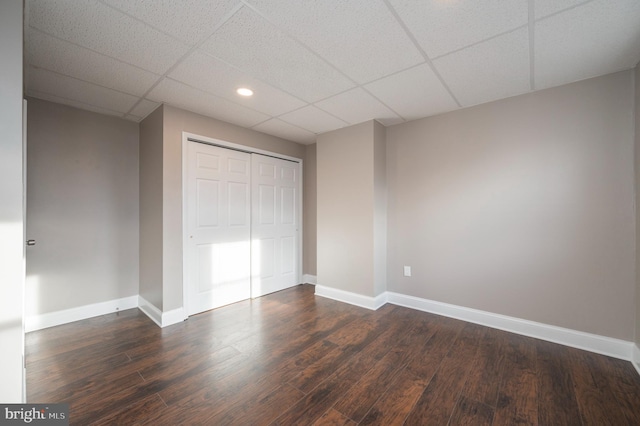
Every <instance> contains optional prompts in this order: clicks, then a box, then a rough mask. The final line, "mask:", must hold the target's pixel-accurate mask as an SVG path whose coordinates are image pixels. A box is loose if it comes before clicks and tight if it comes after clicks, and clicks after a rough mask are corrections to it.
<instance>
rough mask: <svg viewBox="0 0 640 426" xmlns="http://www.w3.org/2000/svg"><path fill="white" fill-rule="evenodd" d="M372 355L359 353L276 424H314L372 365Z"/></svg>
mask: <svg viewBox="0 0 640 426" xmlns="http://www.w3.org/2000/svg"><path fill="white" fill-rule="evenodd" d="M372 360H373V359H372V357H371V356H370V355H369V356H367V355H365V354H364V353H357V354H354V355H352V357H351V358H349V359H348V360H345V362H344V363H343V365H342V366H341V367H340V368H338V369H337V371H336V372H335V373H334V374H332V375H331V376H329V377H328V378H327V379H326V380H324V381H323V382H321V383H320V384H319V385H318V386H316V387H315V388H313V390H311V392H309V393H308V394H307V395H306V396H305V397H304V398H302V399H301V400H300V401H298V402H297V403H296V404H294V405H293V406H292V407H291V408H290V409H289V410H287V411H286V412H285V413H283V414H282V415H281V416H280V417H278V418H277V419H276V420H275V421H274V422H273V424H274V425H280V426H285V425H292V424H312V423H314V422H315V421H316V420H318V419H319V418H320V417H321V416H322V415H323V414H324V413H325V412H326V411H327V410H328V409H329V408H331V407H332V406H333V405H334V404H335V402H336V401H337V400H338V399H339V398H340V397H341V396H342V395H343V394H344V393H345V392H346V391H347V390H348V389H349V388H351V386H353V385H354V384H355V383H356V382H357V381H358V379H359V378H360V377H361V376H362V375H363V374H364V373H365V372H366V371H367V370H368V369H369V368H370V367H371V363H372Z"/></svg>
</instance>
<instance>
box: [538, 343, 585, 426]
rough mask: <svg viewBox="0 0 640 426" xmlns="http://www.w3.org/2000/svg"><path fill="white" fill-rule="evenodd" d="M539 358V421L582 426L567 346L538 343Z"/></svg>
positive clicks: (549, 423) (547, 423)
mask: <svg viewBox="0 0 640 426" xmlns="http://www.w3.org/2000/svg"><path fill="white" fill-rule="evenodd" d="M536 350H537V359H538V368H537V371H538V424H540V425H550V426H551V425H557V424H563V425H581V424H582V421H581V420H580V410H579V408H578V403H577V402H576V398H575V392H574V388H575V384H574V383H575V382H574V380H573V375H572V374H571V368H570V364H569V362H568V360H567V352H566V348H565V347H562V346H560V345H557V344H554V343H549V342H543V341H538V342H536Z"/></svg>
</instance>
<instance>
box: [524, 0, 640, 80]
mask: <svg viewBox="0 0 640 426" xmlns="http://www.w3.org/2000/svg"><path fill="white" fill-rule="evenodd" d="M535 46H536V51H535V76H536V88H540V89H541V88H545V87H552V86H558V85H561V84H565V83H570V82H573V81H578V80H582V79H585V78H589V77H595V76H598V75H603V74H607V73H610V72H614V71H620V70H623V69H629V68H632V67H633V66H634V65H635V64H636V63H637V62H638V60H640V1H638V0H599V1H592V2H590V3H587V4H585V5H582V6H579V7H576V8H574V9H571V10H569V11H567V12H564V13H560V14H558V15H554V16H551V17H549V18H547V19H544V20H541V21H539V22H536V28H535Z"/></svg>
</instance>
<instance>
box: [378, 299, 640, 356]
mask: <svg viewBox="0 0 640 426" xmlns="http://www.w3.org/2000/svg"><path fill="white" fill-rule="evenodd" d="M387 299H388V301H389V303H392V304H394V305H399V306H405V307H407V308H413V309H417V310H420V311H425V312H431V313H434V314H438V315H443V316H446V317H451V318H456V319H460V320H463V321H468V322H473V323H476V324H481V325H486V326H487V327H492V328H497V329H500V330H504V331H509V332H511V333H516V334H522V335H524V336H529V337H535V338H537V339H541V340H546V341H549V342H554V343H559V344H561V345H565V346H571V347H574V348H578V349H584V350H587V351H590V352H595V353H599V354H602V355H607V356H611V357H614V358H619V359H624V360H626V361H631V357H632V349H633V346H635V345H634V344H633V343H632V342H628V341H626V340H620V339H614V338H611V337H605V336H600V335H597V334H591V333H585V332H582V331H577V330H571V329H568V328H562V327H556V326H553V325H548V324H543V323H539V322H534V321H528V320H523V319H520V318H514V317H509V316H506V315H500V314H494V313H491V312H486V311H480V310H477V309H471V308H465V307H462V306H456V305H450V304H448V303H442V302H436V301H433V300H428V299H421V298H418V297H413V296H406V295H404V294H399V293H392V292H387ZM636 368H637V366H636Z"/></svg>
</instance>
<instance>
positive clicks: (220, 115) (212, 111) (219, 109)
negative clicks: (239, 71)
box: [147, 78, 269, 127]
mask: <svg viewBox="0 0 640 426" xmlns="http://www.w3.org/2000/svg"><path fill="white" fill-rule="evenodd" d="M147 98H149V99H150V100H152V101H156V102H164V103H167V104H169V105H175V106H177V107H180V108H183V109H186V110H189V111H193V112H196V113H198V114H202V115H206V116H209V117H213V118H217V119H219V120H223V121H226V122H228V123H232V124H237V125H238V126H246V127H251V126H254V125H256V124H258V123H260V122H261V121H265V120H267V119H269V116H268V115H265V114H262V113H261V112H257V111H253V110H250V109H248V108H245V107H243V106H240V105H236V104H234V103H232V102H229V101H227V100H226V99H222V98H220V97H218V96H214V95H211V94H209V93H207V92H203V91H201V90H198V89H194V88H193V87H190V86H187V85H185V84H182V83H180V82H177V81H175V80H171V79H169V78H165V79H164V80H162V81H161V82H160V84H158V85H157V86H156V87H155V88H154V89H153V90H152V91H151V92H150V93H149V95H148V96H147Z"/></svg>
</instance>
